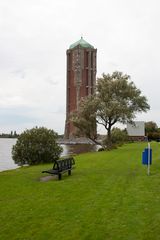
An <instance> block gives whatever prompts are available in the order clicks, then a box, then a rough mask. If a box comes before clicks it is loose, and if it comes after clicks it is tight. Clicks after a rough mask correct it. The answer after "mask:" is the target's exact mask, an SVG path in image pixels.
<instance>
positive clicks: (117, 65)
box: [0, 0, 160, 134]
mask: <svg viewBox="0 0 160 240" xmlns="http://www.w3.org/2000/svg"><path fill="white" fill-rule="evenodd" d="M159 25H160V1H159V0H94V1H93V0H88V1H87V0H81V1H80V0H68V1H67V0H4V1H3V0H0V133H1V132H10V131H11V130H13V131H14V130H16V131H17V132H19V133H20V132H22V131H23V130H25V129H28V128H32V127H35V126H45V127H48V128H52V129H54V130H55V131H57V132H58V133H60V134H62V133H63V132H64V124H65V111H66V50H67V49H68V48H69V46H70V44H72V43H74V42H76V41H77V40H79V39H80V37H81V35H82V36H83V38H84V39H85V40H86V41H87V42H89V43H90V44H91V45H93V46H94V47H95V48H97V77H100V76H101V74H102V73H103V72H105V73H112V72H113V71H115V70H118V71H122V72H123V73H127V74H129V75H130V76H131V80H132V81H133V82H134V83H135V84H136V86H137V87H138V88H140V89H141V91H142V94H143V95H145V96H146V97H147V98H148V102H149V104H150V106H151V110H150V111H149V112H148V113H145V114H141V115H137V119H136V120H144V121H150V120H152V121H155V122H156V123H157V124H158V126H160V122H159V105H160V100H159V98H160V81H159V80H160V67H159V65H160V27H159ZM101 131H102V129H101Z"/></svg>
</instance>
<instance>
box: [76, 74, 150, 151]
mask: <svg viewBox="0 0 160 240" xmlns="http://www.w3.org/2000/svg"><path fill="white" fill-rule="evenodd" d="M129 80H130V76H129V75H127V74H123V73H122V72H113V73H112V74H111V75H110V74H107V75H106V74H103V75H102V77H101V78H98V79H97V91H96V95H95V96H89V97H88V98H87V99H86V100H83V104H82V105H80V106H81V108H82V109H81V111H80V113H79V114H78V115H77V119H76V118H74V117H73V118H74V120H73V123H74V124H75V125H76V126H77V127H78V128H79V129H80V128H81V129H80V130H81V131H82V128H83V129H84V128H88V125H89V122H90V123H91V122H92V124H93V121H94V120H93V119H94V117H95V118H96V122H97V123H98V124H101V125H103V126H104V127H105V129H106V131H107V139H108V147H109V148H110V146H111V144H112V140H111V129H112V127H113V126H114V125H115V123H117V122H120V123H127V122H132V121H133V119H134V118H135V115H136V113H138V112H146V111H147V110H148V109H149V108H150V107H149V105H148V103H147V99H146V97H145V96H142V95H141V91H140V90H139V89H137V88H136V86H135V84H134V83H133V82H132V81H129ZM93 99H94V101H92V100H93ZM87 105H88V106H87ZM91 106H92V107H91ZM86 109H89V110H90V112H89V113H88V115H87V118H86V116H85V114H84V112H85V111H86ZM92 110H93V111H92ZM85 121H86V122H85ZM77 123H78V124H77ZM81 123H82V125H81ZM90 130H91V129H90ZM84 132H85V130H84ZM88 135H89V134H88ZM90 136H91V134H90Z"/></svg>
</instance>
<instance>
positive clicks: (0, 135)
mask: <svg viewBox="0 0 160 240" xmlns="http://www.w3.org/2000/svg"><path fill="white" fill-rule="evenodd" d="M18 136H19V134H17V133H16V131H11V132H10V133H1V134H0V138H17V137H18Z"/></svg>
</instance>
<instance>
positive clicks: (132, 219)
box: [0, 143, 160, 240]
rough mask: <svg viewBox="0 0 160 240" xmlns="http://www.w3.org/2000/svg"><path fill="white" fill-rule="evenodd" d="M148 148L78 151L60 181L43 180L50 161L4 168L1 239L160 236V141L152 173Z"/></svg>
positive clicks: (0, 186) (155, 145)
mask: <svg viewBox="0 0 160 240" xmlns="http://www.w3.org/2000/svg"><path fill="white" fill-rule="evenodd" d="M145 146H146V143H135V144H127V145H124V146H123V147H121V148H119V149H116V150H112V151H110V152H97V153H87V154H81V155H78V156H76V157H75V160H76V168H75V169H74V170H73V172H72V176H67V174H65V175H63V176H62V180H61V181H58V180H56V179H54V180H53V179H52V180H50V181H48V182H41V181H40V178H41V177H42V176H45V174H42V173H41V171H42V170H44V169H48V168H50V167H51V164H46V165H39V166H33V167H24V168H20V169H16V170H11V171H5V172H1V173H0V239H2V240H6V239H7V240H15V239H19V240H42V239H44V240H50V239H53V240H54V239H56V240H69V239H72V240H78V239H82V240H84V239H85V240H91V239H92V240H110V239H111V240H119V239H122V240H141V239H143V240H145V239H146V240H158V239H160V144H159V143H151V147H152V149H153V165H152V166H151V175H150V176H147V169H146V167H145V166H143V165H142V164H141V154H142V150H143V149H144V147H145ZM46 176H47V174H46Z"/></svg>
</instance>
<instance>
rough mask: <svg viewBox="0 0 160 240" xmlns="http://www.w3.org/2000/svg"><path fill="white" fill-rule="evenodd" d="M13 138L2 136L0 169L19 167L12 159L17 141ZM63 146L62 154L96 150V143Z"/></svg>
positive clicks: (0, 139)
mask: <svg viewBox="0 0 160 240" xmlns="http://www.w3.org/2000/svg"><path fill="white" fill-rule="evenodd" d="M16 141H17V140H16V139H13V138H0V171H4V170H9V169H14V168H17V167H18V165H17V164H15V163H14V161H13V159H12V154H11V152H12V146H13V145H14V144H15V143H16ZM61 146H62V147H63V152H62V156H67V155H69V154H78V153H83V152H91V151H96V150H97V146H96V145H90V144H77V145H64V144H62V145H61Z"/></svg>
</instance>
